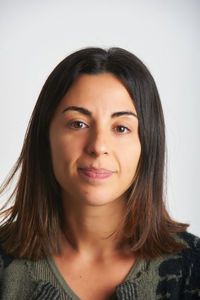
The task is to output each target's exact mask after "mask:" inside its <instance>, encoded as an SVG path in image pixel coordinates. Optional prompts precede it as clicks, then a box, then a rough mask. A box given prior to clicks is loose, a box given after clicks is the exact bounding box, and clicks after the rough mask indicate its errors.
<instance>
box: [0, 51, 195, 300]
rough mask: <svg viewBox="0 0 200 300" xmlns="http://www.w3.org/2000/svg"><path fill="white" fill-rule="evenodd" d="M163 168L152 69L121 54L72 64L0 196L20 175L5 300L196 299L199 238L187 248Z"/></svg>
mask: <svg viewBox="0 0 200 300" xmlns="http://www.w3.org/2000/svg"><path fill="white" fill-rule="evenodd" d="M164 166H165V123H164V116H163V112H162V106H161V102H160V98H159V94H158V91H157V87H156V85H155V82H154V79H153V77H152V75H151V74H150V72H149V71H148V69H147V68H146V66H144V64H143V63H142V62H141V61H140V60H139V59H138V58H137V57H136V56H134V55H133V54H131V53H129V52H128V51H126V50H124V49H120V48H111V49H109V50H104V49H100V48H88V49H83V50H80V51H77V52H75V53H73V54H71V55H70V56H68V57H66V58H65V59H64V60H63V61H62V62H61V63H60V64H59V65H58V66H57V67H56V68H55V70H53V72H52V73H51V74H50V76H49V78H48V79H47V81H46V83H45V85H44V87H43V89H42V91H41V94H40V96H39V98H38V101H37V103H36V106H35V108H34V111H33V114H32V117H31V120H30V123H29V127H28V130H27V133H26V137H25V140H24V145H23V148H22V152H21V154H20V157H19V159H18V161H17V164H16V166H15V168H14V170H13V172H12V174H11V175H10V177H9V178H8V180H7V182H6V183H5V185H4V186H3V187H2V188H0V194H1V193H3V192H4V191H5V190H6V188H7V187H9V184H10V182H11V180H12V179H13V178H14V176H15V174H16V172H17V171H19V178H18V181H17V183H16V186H15V188H14V191H13V193H12V194H11V197H10V198H9V199H10V200H11V199H13V200H14V203H12V206H11V207H10V208H9V209H8V210H6V211H3V212H1V217H3V222H2V224H1V226H0V245H1V246H2V249H4V250H5V251H4V252H3V251H2V254H1V255H2V266H1V267H2V270H1V273H2V274H1V298H2V299H4V300H8V299H9V300H11V299H12V300H13V299H35V300H36V299H38V300H39V299H41V300H42V299H52V300H53V299H58V298H59V297H60V299H67V298H68V299H70V297H71V298H72V299H77V298H78V297H79V298H80V299H83V300H93V299H95V300H106V299H111V298H116V297H117V298H118V299H146V298H148V299H171V300H173V299H198V297H199V276H198V267H199V239H198V238H195V237H194V236H192V235H190V234H187V233H182V234H181V237H182V238H179V239H178V238H177V235H178V234H179V233H180V232H185V231H186V228H187V224H182V223H179V222H175V221H174V220H172V219H171V218H170V216H169V214H168V213H167V210H166V207H165V203H164V199H163V194H164V193H163V184H164ZM174 237H176V238H174ZM185 246H186V248H185ZM5 253H7V254H9V255H10V256H8V255H6V254H5ZM11 257H15V258H16V259H14V260H13V259H12V258H11ZM66 282H67V283H66ZM69 287H70V288H69ZM76 295H78V296H76ZM195 297H196V298H195Z"/></svg>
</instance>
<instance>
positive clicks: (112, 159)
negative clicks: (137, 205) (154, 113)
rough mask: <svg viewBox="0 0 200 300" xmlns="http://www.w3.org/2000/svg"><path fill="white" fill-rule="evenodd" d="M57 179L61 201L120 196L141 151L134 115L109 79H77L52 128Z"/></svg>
mask: <svg viewBox="0 0 200 300" xmlns="http://www.w3.org/2000/svg"><path fill="white" fill-rule="evenodd" d="M49 138H50V147H51V156H52V164H53V169H54V174H55V177H56V179H57V181H58V183H59V184H60V186H61V189H62V195H63V198H64V199H68V200H69V201H74V202H77V203H79V204H80V203H82V204H87V205H92V206H98V205H105V204H108V203H111V202H112V201H114V200H117V199H120V198H123V196H124V194H125V192H126V191H127V189H128V188H129V187H130V185H131V183H132V181H133V178H134V175H135V171H136V168H137V165H138V161H139V158H140V153H141V145H140V140H139V135H138V119H137V113H136V110H135V107H134V104H133V100H132V99H131V97H130V95H129V93H128V92H127V90H126V88H125V86H124V85H123V84H122V83H121V82H120V81H119V80H118V79H117V78H116V77H114V76H113V75H111V74H109V73H103V74H98V75H86V74H84V75H81V76H80V77H79V78H78V79H77V80H76V81H75V82H74V83H73V85H72V86H71V88H70V89H69V91H68V92H67V94H66V95H65V96H64V98H63V99H62V101H61V102H60V104H59V106H58V107H57V109H56V112H55V114H54V117H53V120H52V122H51V125H50V132H49Z"/></svg>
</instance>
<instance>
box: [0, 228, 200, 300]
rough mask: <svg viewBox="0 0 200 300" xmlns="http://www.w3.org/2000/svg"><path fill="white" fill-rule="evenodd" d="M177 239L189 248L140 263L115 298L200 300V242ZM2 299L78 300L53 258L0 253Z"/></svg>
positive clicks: (184, 236)
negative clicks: (34, 260)
mask: <svg viewBox="0 0 200 300" xmlns="http://www.w3.org/2000/svg"><path fill="white" fill-rule="evenodd" d="M177 238H178V239H181V240H182V241H183V242H184V243H185V244H186V245H187V247H186V248H185V249H183V250H182V251H181V252H180V253H178V254H175V255H165V256H164V257H163V258H156V259H154V260H152V261H150V262H147V261H143V260H138V261H137V262H136V263H135V265H134V266H133V268H132V270H131V271H130V273H129V274H128V276H127V277H126V279H125V280H124V281H123V282H122V283H121V284H119V285H118V286H117V287H116V299H121V300H128V299H129V300H130V299H136V300H143V299H148V300H159V299H160V300H165V299H166V300H167V299H169V300H177V299H180V300H196V299H200V239H199V238H198V237H196V236H194V235H192V234H190V233H187V232H183V233H181V234H178V235H177ZM88 288H90V283H89V282H88ZM0 299H1V300H58V299H59V300H64V299H67V300H69V299H71V300H75V299H76V300H78V299H79V297H78V296H77V295H75V294H74V292H73V291H72V290H71V289H70V287H69V286H68V285H67V283H66V282H65V281H64V279H63V278H62V276H61V274H59V271H58V270H56V266H55V263H54V262H53V260H52V258H48V259H44V260H40V261H37V262H32V261H28V260H25V259H12V257H10V256H9V255H7V254H5V252H4V251H3V250H1V251H0ZM94 300H95V299H94Z"/></svg>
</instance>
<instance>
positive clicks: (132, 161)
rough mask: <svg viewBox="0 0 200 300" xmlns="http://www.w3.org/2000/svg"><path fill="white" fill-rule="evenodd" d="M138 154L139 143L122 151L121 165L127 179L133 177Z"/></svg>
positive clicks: (138, 157) (139, 152)
mask: <svg viewBox="0 0 200 300" xmlns="http://www.w3.org/2000/svg"><path fill="white" fill-rule="evenodd" d="M140 154H141V145H140V143H139V142H138V143H137V144H134V145H133V146H132V147H131V146H130V145H129V147H127V148H126V149H125V150H124V155H123V156H122V157H121V164H122V168H123V169H124V172H125V175H126V176H127V177H130V178H133V176H134V175H135V172H136V169H137V165H138V162H139V159H140Z"/></svg>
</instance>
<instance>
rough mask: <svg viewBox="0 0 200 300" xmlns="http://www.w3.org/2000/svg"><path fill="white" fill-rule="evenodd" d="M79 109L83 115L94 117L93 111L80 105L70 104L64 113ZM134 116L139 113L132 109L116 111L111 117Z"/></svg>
mask: <svg viewBox="0 0 200 300" xmlns="http://www.w3.org/2000/svg"><path fill="white" fill-rule="evenodd" d="M71 110H72V111H78V112H80V113H81V114H83V115H86V116H89V117H92V113H91V111H89V110H88V109H86V108H84V107H79V106H68V107H67V108H65V109H64V110H63V113H65V112H66V111H71ZM124 115H125V116H134V117H136V118H137V115H136V114H135V113H134V112H132V111H118V112H115V113H113V114H112V115H111V118H116V117H120V116H124Z"/></svg>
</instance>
